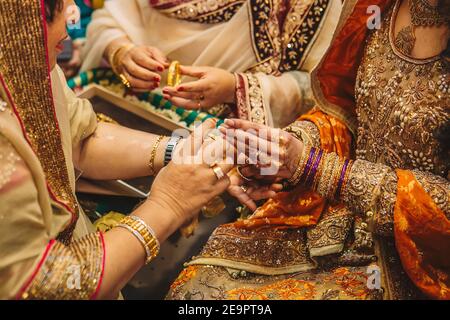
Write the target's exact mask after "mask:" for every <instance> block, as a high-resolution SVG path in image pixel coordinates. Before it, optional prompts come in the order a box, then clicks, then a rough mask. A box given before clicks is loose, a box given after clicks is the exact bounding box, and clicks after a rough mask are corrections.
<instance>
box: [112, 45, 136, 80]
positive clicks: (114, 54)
mask: <svg viewBox="0 0 450 320" xmlns="http://www.w3.org/2000/svg"><path fill="white" fill-rule="evenodd" d="M134 47H136V45H135V44H134V43H127V44H123V45H120V46H118V47H117V48H116V49H115V50H114V51H113V52H112V53H111V54H110V55H109V64H110V65H111V69H112V70H113V71H114V73H115V74H117V75H119V74H120V73H121V72H120V70H119V69H118V66H119V62H120V61H117V59H118V57H119V53H121V52H122V51H124V53H123V54H126V53H127V52H128V51H130V50H131V49H133V48H134Z"/></svg>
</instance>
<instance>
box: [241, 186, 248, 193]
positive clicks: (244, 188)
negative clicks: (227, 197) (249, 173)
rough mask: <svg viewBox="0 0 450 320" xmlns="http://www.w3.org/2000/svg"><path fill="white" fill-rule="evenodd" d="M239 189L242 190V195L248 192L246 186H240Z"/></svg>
mask: <svg viewBox="0 0 450 320" xmlns="http://www.w3.org/2000/svg"><path fill="white" fill-rule="evenodd" d="M241 189H242V191H244V193H247V191H248V187H247V186H246V185H242V186H241Z"/></svg>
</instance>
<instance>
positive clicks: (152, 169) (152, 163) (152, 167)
mask: <svg viewBox="0 0 450 320" xmlns="http://www.w3.org/2000/svg"><path fill="white" fill-rule="evenodd" d="M163 138H164V136H159V137H158V138H157V139H156V142H155V144H154V145H153V149H152V153H151V156H150V161H149V162H148V166H149V168H150V172H151V175H152V176H153V175H155V173H156V171H155V158H156V152H157V151H158V147H159V144H160V143H161V140H162V139H163Z"/></svg>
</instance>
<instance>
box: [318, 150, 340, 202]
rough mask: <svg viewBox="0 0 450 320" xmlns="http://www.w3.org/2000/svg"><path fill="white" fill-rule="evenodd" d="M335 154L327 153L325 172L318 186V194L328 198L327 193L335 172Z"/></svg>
mask: <svg viewBox="0 0 450 320" xmlns="http://www.w3.org/2000/svg"><path fill="white" fill-rule="evenodd" d="M335 155H336V154H335V153H327V154H326V157H325V159H324V161H325V165H324V166H325V167H324V169H323V172H322V173H321V177H320V179H319V183H318V186H317V192H318V193H319V194H320V195H321V196H322V197H327V195H328V193H327V190H328V189H327V187H328V183H329V182H330V179H331V173H332V170H333V167H332V164H333V163H334V162H333V160H334V158H335Z"/></svg>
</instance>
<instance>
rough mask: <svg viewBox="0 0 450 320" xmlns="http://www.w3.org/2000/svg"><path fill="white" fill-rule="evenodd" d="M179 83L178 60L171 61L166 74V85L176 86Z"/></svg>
mask: <svg viewBox="0 0 450 320" xmlns="http://www.w3.org/2000/svg"><path fill="white" fill-rule="evenodd" d="M180 83H181V74H180V62H178V61H172V63H171V64H170V66H169V72H168V74H167V85H168V86H169V87H176V86H177V85H179V84H180Z"/></svg>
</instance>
